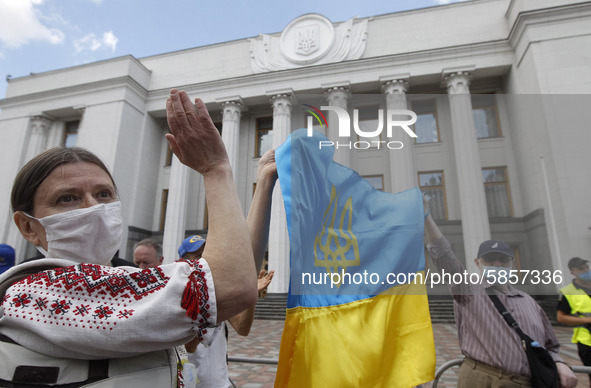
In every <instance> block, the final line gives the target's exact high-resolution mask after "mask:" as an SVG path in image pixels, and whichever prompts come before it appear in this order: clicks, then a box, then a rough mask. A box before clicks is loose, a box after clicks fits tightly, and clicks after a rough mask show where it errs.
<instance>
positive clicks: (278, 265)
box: [269, 93, 292, 293]
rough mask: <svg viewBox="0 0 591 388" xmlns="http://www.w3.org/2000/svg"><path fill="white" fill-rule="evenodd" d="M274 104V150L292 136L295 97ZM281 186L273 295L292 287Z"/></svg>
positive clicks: (274, 220)
mask: <svg viewBox="0 0 591 388" xmlns="http://www.w3.org/2000/svg"><path fill="white" fill-rule="evenodd" d="M270 102H271V106H273V148H277V147H279V146H280V145H281V144H282V143H283V142H284V141H285V140H286V139H287V137H288V136H289V134H290V133H291V103H292V97H291V94H287V93H280V94H274V95H272V96H271V98H270ZM280 185H281V182H277V184H276V185H275V189H274V190H273V203H272V205H271V226H270V229H269V270H274V271H275V277H274V278H273V281H272V282H271V284H270V285H269V292H270V293H287V290H288V288H289V234H288V233H287V220H286V217H285V205H284V204H283V196H282V195H281V187H280Z"/></svg>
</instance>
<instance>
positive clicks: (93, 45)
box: [74, 31, 119, 53]
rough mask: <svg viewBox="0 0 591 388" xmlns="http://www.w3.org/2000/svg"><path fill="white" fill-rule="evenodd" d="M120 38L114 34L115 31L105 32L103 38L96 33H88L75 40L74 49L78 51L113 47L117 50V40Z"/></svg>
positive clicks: (112, 48)
mask: <svg viewBox="0 0 591 388" xmlns="http://www.w3.org/2000/svg"><path fill="white" fill-rule="evenodd" d="M118 41H119V39H118V38H117V37H116V36H115V34H113V31H107V32H105V33H103V36H102V37H101V38H97V37H96V35H95V34H92V33H91V34H87V35H85V36H84V37H82V38H80V39H78V40H75V41H74V49H75V50H76V52H77V53H79V52H82V51H86V50H90V51H97V50H100V49H111V51H112V52H115V49H116V48H117V42H118Z"/></svg>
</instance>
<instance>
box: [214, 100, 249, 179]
mask: <svg viewBox="0 0 591 388" xmlns="http://www.w3.org/2000/svg"><path fill="white" fill-rule="evenodd" d="M218 102H220V106H221V108H222V112H223V118H222V140H223V141H224V145H225V146H226V152H227V153H228V158H229V159H230V166H232V172H233V174H234V180H236V169H237V166H238V149H239V147H240V144H239V140H240V139H239V131H240V116H241V113H242V111H243V110H244V104H243V103H242V101H241V100H240V97H237V98H236V99H235V100H230V101H218Z"/></svg>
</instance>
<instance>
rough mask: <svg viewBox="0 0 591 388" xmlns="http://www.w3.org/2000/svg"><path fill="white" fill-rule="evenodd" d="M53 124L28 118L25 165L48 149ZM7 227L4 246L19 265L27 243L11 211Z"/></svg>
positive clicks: (23, 256)
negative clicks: (7, 246) (9, 249)
mask: <svg viewBox="0 0 591 388" xmlns="http://www.w3.org/2000/svg"><path fill="white" fill-rule="evenodd" d="M53 124H54V122H53V120H51V119H49V118H47V117H45V116H32V117H31V118H30V120H29V130H28V133H29V141H28V143H26V144H27V145H26V146H25V147H26V148H25V159H24V163H25V164H26V163H27V162H28V161H29V160H31V159H33V158H34V157H35V156H37V155H39V154H40V153H42V152H43V151H45V150H46V149H48V147H47V139H48V137H49V132H50V130H51V128H52V126H53ZM7 226H8V227H7V228H6V230H7V231H8V233H7V237H6V240H5V241H6V244H8V245H10V246H11V247H13V248H14V251H15V263H19V262H21V261H22V260H25V259H28V257H25V254H26V252H25V251H26V247H27V241H26V240H25V239H24V238H23V237H22V236H21V234H20V232H19V230H18V228H17V227H16V225H15V224H14V221H13V220H12V211H10V212H9V217H8V220H7Z"/></svg>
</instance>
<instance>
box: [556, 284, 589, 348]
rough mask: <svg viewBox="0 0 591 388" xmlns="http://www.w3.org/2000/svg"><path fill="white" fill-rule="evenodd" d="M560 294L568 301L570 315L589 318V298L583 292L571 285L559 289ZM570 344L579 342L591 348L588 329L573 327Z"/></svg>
mask: <svg viewBox="0 0 591 388" xmlns="http://www.w3.org/2000/svg"><path fill="white" fill-rule="evenodd" d="M560 292H561V293H562V295H564V297H565V298H566V300H568V304H570V311H571V315H574V316H577V317H583V316H585V317H588V316H591V297H590V296H589V295H587V293H586V292H585V291H583V290H581V289H580V288H577V287H575V285H574V284H572V283H571V284H569V285H568V286H566V287H564V288H561V289H560ZM572 342H574V343H577V342H580V343H582V344H584V345H587V346H591V333H590V332H589V329H587V328H585V327H583V326H577V327H575V328H574V332H573V338H572Z"/></svg>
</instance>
